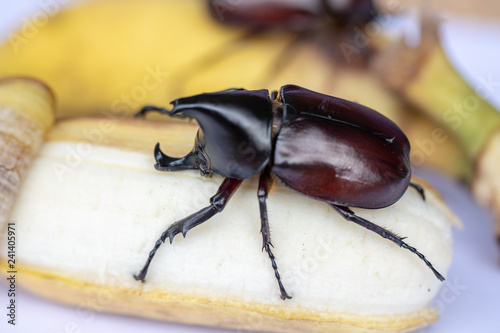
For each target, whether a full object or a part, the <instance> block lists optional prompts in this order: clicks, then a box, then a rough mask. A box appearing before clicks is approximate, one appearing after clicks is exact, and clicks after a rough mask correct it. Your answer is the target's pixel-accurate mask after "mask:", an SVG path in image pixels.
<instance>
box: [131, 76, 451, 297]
mask: <svg viewBox="0 0 500 333" xmlns="http://www.w3.org/2000/svg"><path fill="white" fill-rule="evenodd" d="M172 104H173V106H174V107H173V109H172V110H167V109H164V108H158V107H154V106H146V107H144V108H143V109H142V110H141V111H139V112H138V113H137V116H143V115H145V114H146V113H148V112H150V111H157V112H160V113H164V114H167V115H169V116H170V117H189V118H194V119H196V121H197V122H198V124H199V126H200V129H199V130H198V133H197V135H196V139H195V143H194V147H193V149H192V151H191V152H190V153H189V154H187V155H186V156H184V157H180V158H173V157H170V156H167V155H165V154H164V153H163V152H162V151H161V150H160V145H159V143H158V144H156V147H155V149H154V157H155V159H156V165H155V168H156V169H157V170H160V171H180V170H193V169H197V170H200V172H201V174H202V175H212V174H218V175H221V176H223V177H224V180H223V182H222V184H221V185H220V187H219V189H218V190H217V192H216V194H215V195H214V196H213V197H212V198H211V199H210V205H209V206H207V207H205V208H203V209H201V210H199V211H198V212H196V213H194V214H192V215H189V216H188V217H186V218H184V219H182V220H179V221H177V222H175V223H173V224H172V225H171V226H170V227H169V228H168V229H167V230H166V231H165V232H163V233H162V235H161V237H160V238H159V239H158V240H157V242H156V244H155V246H154V248H153V249H152V250H151V252H150V254H149V257H148V258H147V261H146V263H145V265H144V267H143V268H142V270H141V271H140V272H139V274H138V275H135V276H134V277H135V279H137V280H141V281H143V282H144V280H145V277H146V274H147V271H148V268H149V265H150V264H151V261H152V259H153V257H154V256H155V253H156V251H157V250H158V248H159V247H160V246H161V244H162V243H164V242H165V240H166V239H167V238H169V240H170V243H172V241H173V239H174V237H175V235H177V234H179V233H181V232H182V234H183V235H184V236H185V235H186V233H187V232H188V231H189V230H190V229H192V228H194V227H195V226H197V225H199V224H201V223H203V222H205V221H207V220H208V219H210V218H211V217H212V216H214V215H215V214H217V213H220V212H221V211H222V210H223V209H224V207H225V206H226V204H227V202H228V201H229V199H230V198H231V196H232V195H233V194H234V193H235V192H236V190H237V189H238V187H239V186H240V184H241V183H242V182H243V180H245V179H247V178H249V177H251V176H253V175H256V174H257V173H260V178H259V182H258V191H257V198H258V200H259V207H260V220H261V233H262V239H263V247H262V250H264V249H265V250H266V252H267V254H268V256H269V259H270V260H271V264H272V267H273V269H274V273H275V276H276V280H277V282H278V285H279V288H280V292H281V298H282V299H287V298H291V297H290V296H289V294H288V293H287V292H286V290H285V288H284V286H283V284H282V282H281V278H280V274H279V272H278V267H277V264H276V259H275V257H274V255H273V253H272V251H271V247H272V244H271V238H270V234H269V222H268V218H267V209H266V208H267V207H266V198H267V195H268V192H269V190H270V188H271V185H272V181H273V175H274V177H276V178H277V179H279V180H280V181H281V182H282V183H284V184H285V185H286V186H287V187H288V188H290V189H292V190H294V191H296V192H298V193H300V194H302V195H305V196H308V197H311V198H313V199H317V200H321V201H323V202H325V203H327V204H328V205H330V206H331V207H332V208H333V209H335V210H336V211H337V212H338V213H340V214H341V215H342V216H343V217H344V218H345V219H346V220H348V221H351V222H354V223H357V224H359V225H360V226H362V227H365V228H367V229H368V230H371V231H373V232H375V233H377V234H379V235H380V236H382V237H384V238H387V239H388V240H390V241H392V242H394V243H395V244H397V245H398V246H400V247H402V248H405V249H407V250H409V251H411V252H413V253H415V254H416V255H417V256H418V257H419V258H420V259H422V260H423V261H424V262H425V264H426V265H427V266H428V267H429V268H430V269H431V270H432V272H433V273H434V274H435V276H436V277H437V278H438V279H439V280H441V281H443V280H444V277H443V276H442V275H441V274H440V273H439V272H438V271H437V270H436V269H434V267H433V266H432V264H431V263H430V262H429V261H428V260H427V259H426V258H425V257H424V255H423V254H421V253H420V252H418V251H417V249H415V248H414V247H412V246H410V245H408V244H407V243H405V242H404V241H403V239H404V238H403V237H400V236H398V235H396V234H395V233H393V232H391V231H389V230H387V229H385V228H383V227H380V226H378V225H376V224H374V223H372V222H370V221H368V220H365V219H363V218H362V217H359V216H357V215H356V214H355V213H354V212H353V211H352V210H351V209H350V207H360V208H368V209H376V208H383V207H387V206H390V205H392V204H393V203H395V202H396V201H398V199H399V198H401V196H402V195H403V194H404V193H405V191H406V190H407V188H408V186H412V187H413V188H415V189H416V190H417V191H418V192H419V193H420V194H421V195H422V198H423V199H425V197H424V191H423V189H422V188H421V187H420V186H418V185H417V184H414V183H411V182H410V177H411V166H410V161H409V153H410V144H409V141H408V139H407V137H406V136H405V134H404V133H403V132H402V131H401V130H400V129H399V127H398V126H397V125H396V124H394V123H393V122H392V121H391V120H389V119H387V118H386V117H385V116H383V115H381V114H380V113H378V112H376V111H374V110H372V109H369V108H367V107H365V106H362V105H359V104H356V103H353V102H349V101H346V100H343V99H339V98H335V97H331V96H328V95H323V94H320V93H317V92H314V91H311V90H307V89H305V88H301V87H298V86H295V85H285V86H283V87H281V89H280V92H279V94H278V93H276V92H274V93H272V95H271V96H270V94H269V92H268V90H265V89H263V90H253V91H250V90H243V89H230V90H225V91H220V92H214V93H205V94H200V95H196V96H191V97H186V98H179V99H176V100H175V101H173V102H172Z"/></svg>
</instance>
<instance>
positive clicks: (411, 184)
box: [410, 183, 425, 201]
mask: <svg viewBox="0 0 500 333" xmlns="http://www.w3.org/2000/svg"><path fill="white" fill-rule="evenodd" d="M410 186H411V187H413V188H414V189H415V190H417V192H418V193H419V194H420V196H421V197H422V200H424V201H425V191H424V188H423V187H422V186H420V185H418V184H415V183H410Z"/></svg>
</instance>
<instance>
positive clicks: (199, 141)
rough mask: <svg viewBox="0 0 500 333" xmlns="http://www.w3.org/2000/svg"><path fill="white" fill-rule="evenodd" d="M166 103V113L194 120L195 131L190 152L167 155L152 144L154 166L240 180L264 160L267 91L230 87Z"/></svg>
mask: <svg viewBox="0 0 500 333" xmlns="http://www.w3.org/2000/svg"><path fill="white" fill-rule="evenodd" d="M172 104H173V105H174V108H173V110H172V112H171V113H170V116H172V117H186V116H187V117H191V118H194V119H196V121H197V122H198V124H199V125H200V129H199V130H198V133H197V135H196V140H195V143H194V147H193V150H192V151H191V152H190V153H189V154H188V155H186V156H184V157H182V158H178V159H176V158H171V157H169V156H167V155H165V154H163V153H162V152H161V150H159V147H158V146H157V149H156V150H155V157H156V160H157V165H156V168H157V169H159V170H164V171H177V170H186V169H199V170H201V172H202V174H212V173H215V174H218V175H221V176H223V177H229V178H239V179H245V178H248V177H250V176H252V175H254V174H256V173H257V172H259V171H260V170H262V168H263V167H264V166H265V165H266V164H267V163H268V161H269V158H270V154H271V121H272V110H271V100H270V98H269V93H268V91H267V90H256V91H247V90H240V89H231V90H225V91H221V92H216V93H207V94H201V95H196V96H191V97H186V98H180V99H177V100H175V101H173V102H172Z"/></svg>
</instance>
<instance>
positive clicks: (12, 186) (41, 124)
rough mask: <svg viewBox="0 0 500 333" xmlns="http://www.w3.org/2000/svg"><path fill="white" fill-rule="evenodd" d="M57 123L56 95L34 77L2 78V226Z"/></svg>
mask: <svg viewBox="0 0 500 333" xmlns="http://www.w3.org/2000/svg"><path fill="white" fill-rule="evenodd" d="M53 122H54V95H53V94H52V91H51V90H50V89H49V88H48V87H47V86H46V85H45V84H43V83H41V82H39V81H37V80H34V79H31V78H21V77H14V78H4V79H0V147H1V148H0V189H1V193H0V225H4V224H5V223H6V222H7V217H8V215H9V211H10V209H11V206H12V204H13V203H14V200H15V196H16V194H17V192H18V190H19V186H20V184H21V179H22V178H23V176H24V174H25V173H26V169H27V168H28V166H29V165H30V163H31V161H32V160H33V157H34V156H35V155H36V154H37V152H38V149H39V147H40V145H41V144H42V141H43V138H44V137H45V134H46V133H47V132H48V131H49V130H50V128H51V127H52V123H53Z"/></svg>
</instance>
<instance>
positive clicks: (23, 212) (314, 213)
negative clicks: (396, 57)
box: [0, 118, 457, 332]
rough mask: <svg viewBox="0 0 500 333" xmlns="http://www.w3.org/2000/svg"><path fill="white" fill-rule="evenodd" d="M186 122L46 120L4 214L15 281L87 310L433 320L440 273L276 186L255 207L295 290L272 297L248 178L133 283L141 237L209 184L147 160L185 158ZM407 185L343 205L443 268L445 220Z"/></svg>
mask: <svg viewBox="0 0 500 333" xmlns="http://www.w3.org/2000/svg"><path fill="white" fill-rule="evenodd" d="M196 129H197V126H195V125H194V124H191V123H173V122H150V121H141V120H133V119H121V120H120V119H110V118H74V119H71V120H66V121H60V122H58V123H57V124H56V126H55V128H54V129H53V130H52V131H51V132H50V134H49V136H48V138H47V142H46V143H45V144H44V145H43V147H42V149H41V151H40V154H39V157H38V158H37V159H36V160H35V161H34V162H33V163H32V165H31V169H30V172H29V173H28V174H27V177H25V179H24V182H23V184H22V188H21V191H20V193H19V195H18V199H17V200H16V203H15V206H14V209H13V211H12V214H11V215H10V218H11V220H12V221H18V222H17V225H16V228H17V231H18V233H19V235H20V236H19V237H20V238H22V239H23V251H22V252H19V253H18V258H19V262H20V263H22V266H19V267H18V272H19V274H22V276H23V278H22V279H19V283H20V284H22V286H23V287H24V288H26V289H28V290H31V291H32V292H34V293H37V294H40V295H42V296H45V297H48V298H50V299H54V300H58V301H62V302H66V303H69V304H74V305H77V306H89V304H90V306H92V308H94V309H97V310H100V311H108V312H116V313H122V314H130V315H139V316H145V317H152V318H156V319H161V320H170V321H180V322H186V323H195V324H202V325H213V326H218V327H220V326H222V327H228V328H233V329H240V330H251V331H285V330H286V331H288V332H304V331H307V332H326V331H328V332H362V331H366V330H370V331H373V332H387V331H390V332H394V331H407V330H413V329H417V328H419V327H422V326H424V325H427V324H428V323H430V322H432V321H434V320H436V311H435V309H432V308H429V304H430V302H431V300H432V299H433V298H434V297H435V295H436V294H437V292H438V291H439V288H440V286H441V283H440V282H439V281H438V280H437V279H436V278H435V277H434V275H433V274H432V273H430V272H429V271H428V268H427V267H426V266H425V265H423V264H422V263H421V262H420V260H419V259H418V258H416V257H415V256H414V255H413V254H411V253H406V252H407V251H403V250H401V249H399V248H398V247H397V246H395V245H394V244H392V243H390V242H387V241H385V240H384V239H382V238H380V237H379V236H378V235H375V234H374V233H372V232H370V231H368V230H364V229H362V228H360V227H358V226H356V225H354V224H352V223H349V222H348V221H345V220H344V219H343V218H341V217H340V216H339V215H338V214H336V213H335V212H334V211H333V210H332V209H331V208H329V207H328V205H325V204H323V203H321V202H318V201H315V200H313V199H307V198H304V197H303V196H301V195H299V194H296V193H294V192H292V191H290V190H288V189H286V188H285V187H284V186H280V185H277V186H276V187H275V191H274V192H272V194H271V195H270V197H269V204H268V209H269V216H270V217H272V219H271V221H270V223H271V226H272V230H273V244H274V251H275V254H276V256H277V258H279V261H280V267H281V273H282V278H283V281H284V282H286V283H287V286H288V289H290V292H293V296H294V298H293V299H291V300H287V301H286V302H284V301H282V300H281V299H280V297H279V291H278V290H277V289H276V285H275V280H274V276H273V274H274V273H273V270H272V268H271V267H270V265H269V262H268V258H267V257H266V255H265V254H263V253H262V252H261V251H260V249H261V246H262V238H261V236H260V234H259V228H260V224H259V213H258V201H257V195H256V194H257V187H256V183H255V179H254V181H252V180H249V181H248V182H246V183H244V184H243V187H242V188H241V190H240V191H239V192H238V193H236V194H235V195H234V197H233V198H232V201H231V202H230V203H229V204H228V206H227V207H226V209H225V210H224V212H223V213H221V214H220V215H217V216H215V217H214V218H213V219H212V220H211V221H209V222H207V223H205V224H203V225H200V226H199V227H197V228H196V229H193V230H192V231H190V232H189V233H188V234H187V236H186V238H185V239H183V238H176V239H175V240H174V242H173V244H168V245H165V246H164V247H162V248H161V249H160V251H159V252H158V254H157V258H156V261H155V262H154V265H152V266H151V268H150V271H149V275H148V280H147V281H146V283H145V284H143V283H141V282H138V281H136V280H135V279H134V278H133V274H134V273H137V271H138V270H139V269H140V268H141V267H142V264H143V261H144V259H145V258H146V256H147V254H148V252H149V250H150V245H151V244H152V242H154V240H155V239H156V238H157V237H158V235H159V234H160V233H161V232H162V231H163V230H164V229H165V228H166V226H168V224H170V223H172V222H174V220H176V219H180V218H182V217H185V215H186V214H188V213H190V212H192V211H194V210H196V209H198V208H201V207H203V206H206V205H207V203H208V198H209V197H210V196H211V195H213V193H215V191H216V189H217V187H218V184H219V183H220V181H221V179H220V177H218V176H214V177H213V178H203V177H200V175H199V173H198V172H196V171H193V172H190V171H186V172H179V173H161V172H158V171H155V170H154V168H153V166H152V164H153V162H154V159H153V156H152V148H153V146H154V144H155V142H156V140H160V141H161V143H162V147H163V149H164V150H165V151H168V152H169V153H170V154H172V155H174V154H175V155H184V154H185V153H186V152H187V151H189V150H190V149H191V144H192V141H193V137H194V132H195V130H196ZM184 133H189V134H190V136H189V138H187V137H186V136H184ZM177 134H179V135H177ZM180 134H182V135H180ZM416 181H417V182H418V183H419V184H421V185H422V186H424V187H425V189H426V194H427V199H426V200H425V201H424V200H422V198H421V197H420V195H419V194H418V193H417V192H416V191H413V190H412V189H410V190H408V191H407V193H406V194H405V195H404V196H403V198H402V199H401V200H400V201H398V202H397V203H396V204H394V205H393V206H391V207H388V208H385V209H380V210H362V209H356V211H357V212H358V214H362V215H364V216H366V217H368V218H369V219H370V220H372V221H373V222H375V223H381V224H383V225H384V226H386V227H387V228H389V229H392V230H393V231H395V232H397V233H398V234H401V235H406V236H409V238H408V239H407V241H408V242H409V243H410V244H412V245H414V246H416V247H418V248H419V249H420V250H422V251H423V252H424V253H425V254H426V255H427V256H428V257H429V258H432V262H433V264H434V265H435V266H436V267H438V268H439V270H440V271H441V272H442V273H445V272H446V271H447V269H448V267H449V266H450V263H451V256H452V240H451V228H452V224H453V223H455V222H456V221H457V220H456V217H455V216H454V215H453V214H452V213H451V212H450V210H449V209H448V208H447V207H446V205H445V204H444V203H443V202H442V201H441V199H440V198H439V196H438V195H437V194H436V193H435V192H434V191H433V190H432V189H431V188H430V187H429V186H428V185H427V184H425V183H421V182H420V181H419V180H416ZM0 230H4V228H0ZM55 234H57V237H55ZM336 235H337V236H336ZM4 236H5V235H0V246H1V245H2V244H1V242H3V241H4V240H5V239H6V238H5V237H4ZM47 239H50V240H51V241H50V242H47ZM68 239H71V241H68ZM414 257H415V258H414ZM388 258H390V260H389V261H388ZM1 262H2V263H4V262H5V261H1ZM2 265H4V264H2ZM5 268H6V267H4V266H0V270H1V271H2V272H5V271H6V269H5ZM200 277H202V278H200ZM396 295H398V296H396ZM103 299H104V300H105V301H104V302H96V300H103Z"/></svg>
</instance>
